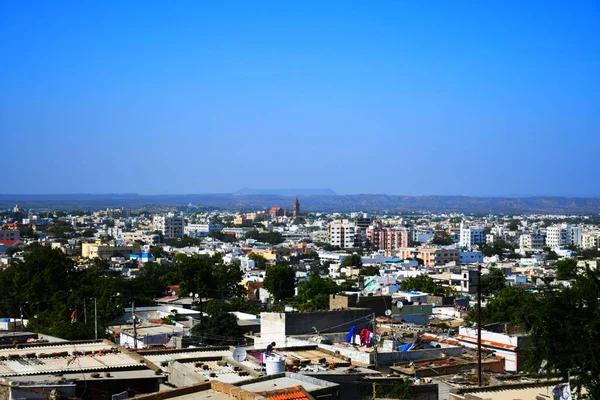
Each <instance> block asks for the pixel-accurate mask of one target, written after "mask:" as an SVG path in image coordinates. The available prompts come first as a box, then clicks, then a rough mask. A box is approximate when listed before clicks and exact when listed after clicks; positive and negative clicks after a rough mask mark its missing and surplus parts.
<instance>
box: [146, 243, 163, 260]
mask: <svg viewBox="0 0 600 400" xmlns="http://www.w3.org/2000/svg"><path fill="white" fill-rule="evenodd" d="M150 254H152V257H154V259H155V260H156V259H158V258H164V257H166V256H167V252H166V251H165V250H164V249H163V248H162V247H160V246H150Z"/></svg>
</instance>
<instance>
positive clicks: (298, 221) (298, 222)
mask: <svg viewBox="0 0 600 400" xmlns="http://www.w3.org/2000/svg"><path fill="white" fill-rule="evenodd" d="M293 224H294V225H305V224H306V220H305V219H304V217H296V218H294V222H293Z"/></svg>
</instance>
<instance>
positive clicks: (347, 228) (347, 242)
mask: <svg viewBox="0 0 600 400" xmlns="http://www.w3.org/2000/svg"><path fill="white" fill-rule="evenodd" d="M327 233H328V237H329V245H330V246H339V247H340V248H342V249H350V248H352V247H356V246H357V245H358V241H359V238H360V228H359V227H358V226H357V225H356V223H355V222H351V221H349V220H347V219H344V220H336V221H332V222H331V223H330V224H329V225H328V226H327Z"/></svg>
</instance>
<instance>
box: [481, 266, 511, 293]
mask: <svg viewBox="0 0 600 400" xmlns="http://www.w3.org/2000/svg"><path fill="white" fill-rule="evenodd" d="M505 287H506V277H505V276H504V272H502V270H501V269H499V268H493V267H492V268H490V270H489V273H488V274H487V275H482V276H481V293H482V294H483V295H485V296H489V295H491V294H494V293H497V292H499V291H501V290H502V289H504V288H505Z"/></svg>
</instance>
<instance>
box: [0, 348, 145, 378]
mask: <svg viewBox="0 0 600 400" xmlns="http://www.w3.org/2000/svg"><path fill="white" fill-rule="evenodd" d="M113 349H115V347H111V346H110V345H108V344H106V343H83V344H75V343H70V344H64V345H53V346H31V347H24V348H20V349H0V376H19V375H36V374H54V373H57V372H79V371H96V370H108V369H113V368H127V367H136V366H140V362H139V361H138V360H137V359H135V358H133V357H132V356H131V355H129V354H126V353H113V352H112V351H113ZM74 353H75V354H74ZM85 353H91V354H88V355H86V354H85Z"/></svg>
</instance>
